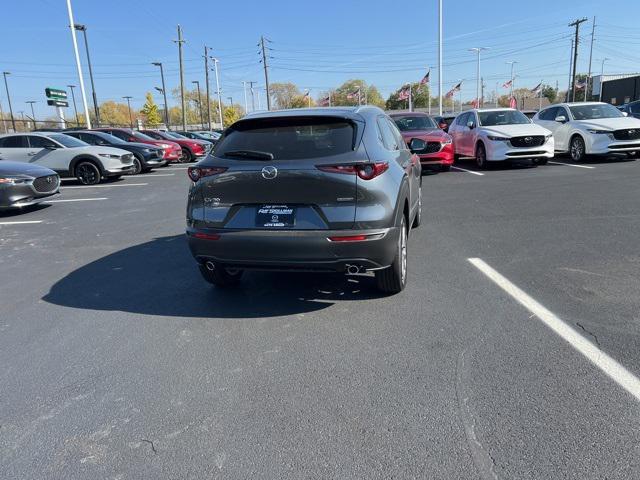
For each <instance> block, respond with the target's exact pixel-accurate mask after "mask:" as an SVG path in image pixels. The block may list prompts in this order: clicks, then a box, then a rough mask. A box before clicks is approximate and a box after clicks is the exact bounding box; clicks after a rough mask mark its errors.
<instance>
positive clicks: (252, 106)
mask: <svg viewBox="0 0 640 480" xmlns="http://www.w3.org/2000/svg"><path fill="white" fill-rule="evenodd" d="M247 83H248V84H249V91H250V92H251V111H252V112H255V111H256V99H255V97H254V96H253V84H254V83H256V82H253V81H251V82H247Z"/></svg>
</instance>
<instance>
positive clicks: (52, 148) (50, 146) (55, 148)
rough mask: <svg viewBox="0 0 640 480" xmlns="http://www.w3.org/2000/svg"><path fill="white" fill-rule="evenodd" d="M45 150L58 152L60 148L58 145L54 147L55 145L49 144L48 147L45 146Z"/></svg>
mask: <svg viewBox="0 0 640 480" xmlns="http://www.w3.org/2000/svg"><path fill="white" fill-rule="evenodd" d="M44 148H45V149H46V150H57V149H58V146H57V145H54V144H53V143H48V144H47V145H45V146H44Z"/></svg>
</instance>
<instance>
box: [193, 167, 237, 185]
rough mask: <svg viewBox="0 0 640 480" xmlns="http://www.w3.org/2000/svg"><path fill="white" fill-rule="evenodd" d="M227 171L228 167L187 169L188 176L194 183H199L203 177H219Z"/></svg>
mask: <svg viewBox="0 0 640 480" xmlns="http://www.w3.org/2000/svg"><path fill="white" fill-rule="evenodd" d="M226 170H227V168H226V167H189V168H188V169H187V175H189V178H190V179H191V180H192V181H194V182H197V181H198V180H200V179H201V178H203V177H210V176H211V175H218V174H220V173H222V172H225V171H226Z"/></svg>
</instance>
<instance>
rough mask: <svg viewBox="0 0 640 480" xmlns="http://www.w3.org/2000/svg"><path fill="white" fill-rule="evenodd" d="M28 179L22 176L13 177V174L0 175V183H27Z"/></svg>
mask: <svg viewBox="0 0 640 480" xmlns="http://www.w3.org/2000/svg"><path fill="white" fill-rule="evenodd" d="M29 180H30V179H28V178H24V177H14V176H13V175H3V176H1V177H0V185H18V184H21V183H27V182H28V181H29Z"/></svg>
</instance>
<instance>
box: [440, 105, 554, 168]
mask: <svg viewBox="0 0 640 480" xmlns="http://www.w3.org/2000/svg"><path fill="white" fill-rule="evenodd" d="M449 135H451V137H453V147H454V151H455V155H456V157H458V156H465V157H474V158H475V159H476V164H477V165H478V167H480V168H487V166H488V165H489V162H503V161H507V160H531V161H533V163H535V164H538V165H544V164H545V163H547V161H548V159H550V158H553V149H554V147H553V136H552V134H551V132H550V131H549V130H547V129H546V128H542V127H541V126H539V125H534V124H533V123H531V120H529V119H528V118H527V117H526V116H525V115H524V114H523V113H522V112H520V111H518V110H515V109H513V108H491V109H474V110H469V111H467V112H463V113H461V114H460V115H458V116H457V117H456V119H455V120H454V121H453V123H452V124H451V126H450V127H449Z"/></svg>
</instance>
